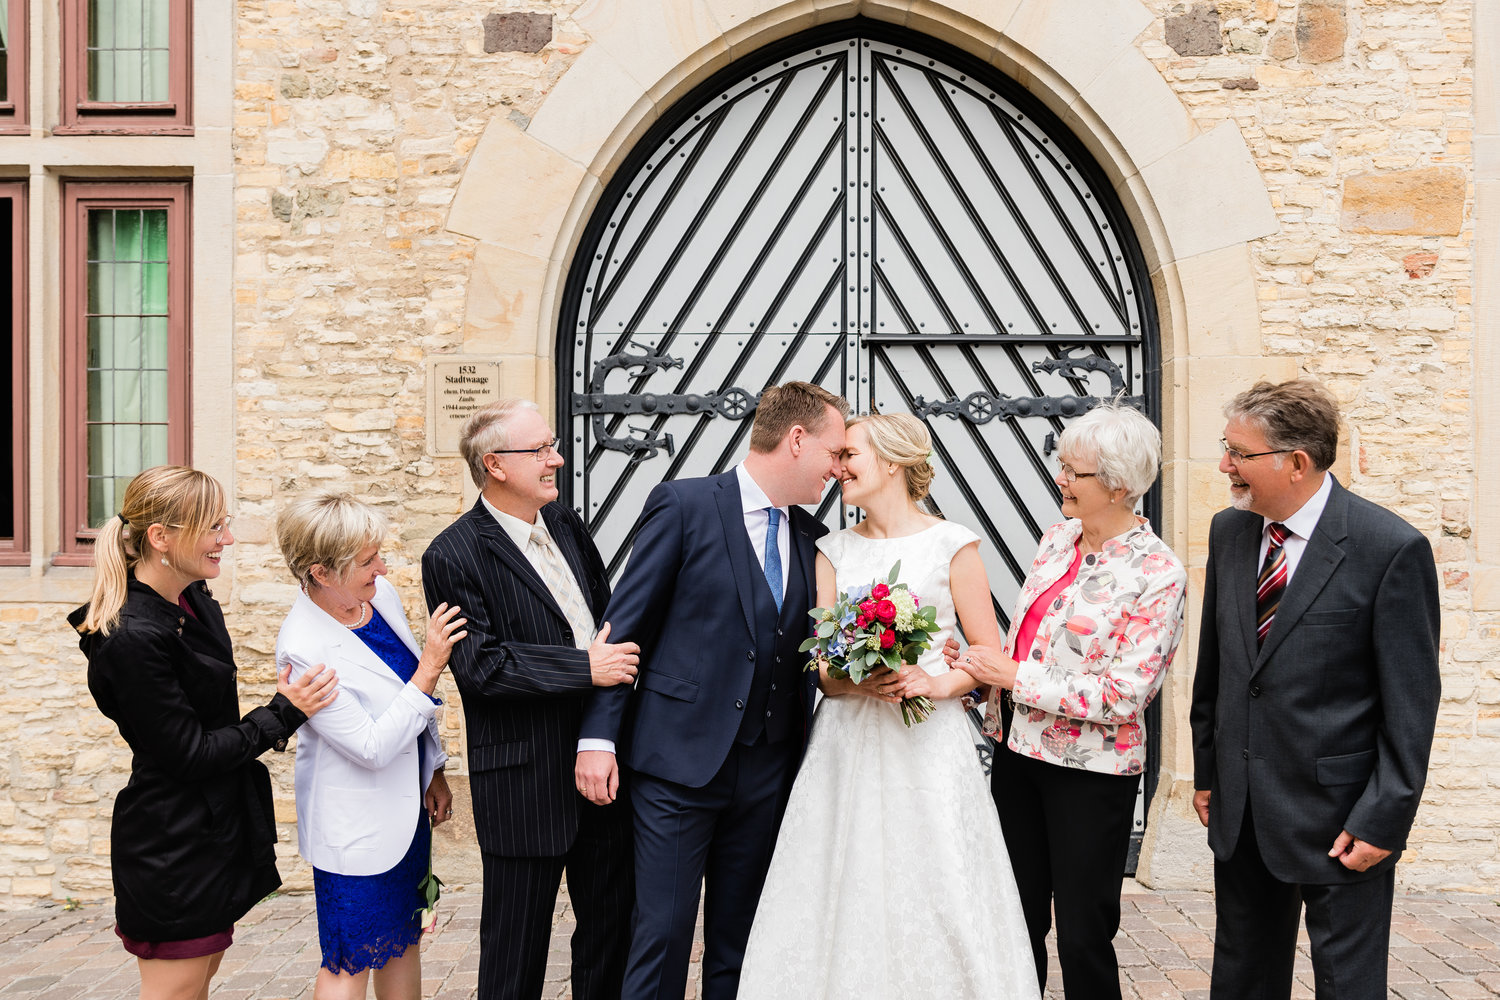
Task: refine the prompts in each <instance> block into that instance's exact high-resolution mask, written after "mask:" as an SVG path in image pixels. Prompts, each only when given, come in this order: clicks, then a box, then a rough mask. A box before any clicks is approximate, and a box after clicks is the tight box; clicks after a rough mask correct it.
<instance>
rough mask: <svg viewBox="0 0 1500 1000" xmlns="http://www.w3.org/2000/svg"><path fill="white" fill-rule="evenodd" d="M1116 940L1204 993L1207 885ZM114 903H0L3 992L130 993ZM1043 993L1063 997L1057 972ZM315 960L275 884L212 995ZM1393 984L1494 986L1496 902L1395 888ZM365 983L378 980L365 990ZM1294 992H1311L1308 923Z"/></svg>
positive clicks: (1208, 942) (1127, 968)
mask: <svg viewBox="0 0 1500 1000" xmlns="http://www.w3.org/2000/svg"><path fill="white" fill-rule="evenodd" d="M1127 886H1128V890H1127V892H1126V895H1125V897H1124V901H1125V905H1124V915H1123V919H1122V922H1121V928H1120V936H1119V937H1118V938H1117V939H1116V942H1115V943H1116V951H1117V952H1118V954H1119V958H1120V969H1121V980H1122V982H1123V984H1124V987H1125V989H1124V994H1125V997H1126V998H1127V1000H1132V998H1134V1000H1200V998H1206V997H1207V996H1208V972H1209V967H1210V962H1211V959H1212V955H1213V925H1214V907H1213V897H1212V895H1210V894H1209V893H1204V892H1153V891H1149V890H1145V889H1140V888H1138V887H1136V886H1135V885H1134V884H1133V883H1127ZM554 921H555V924H554V926H555V931H554V934H553V945H552V953H551V955H550V956H549V960H548V967H547V987H546V992H545V993H544V996H545V997H547V998H548V1000H558V998H565V997H568V996H569V995H570V990H569V988H568V983H567V976H568V946H567V941H568V935H569V934H571V933H572V930H573V917H572V911H571V910H570V908H569V906H568V903H567V899H566V896H564V897H563V898H561V899H560V900H559V901H558V907H557V911H556V914H555V916H554ZM112 926H113V923H112V920H111V913H110V908H109V907H108V906H98V905H96V906H86V907H83V908H82V909H78V910H74V911H71V912H68V911H65V910H63V909H62V908H61V907H47V908H41V909H33V910H17V911H11V912H5V913H0V1000H12V998H15V1000H41V998H46V1000H54V998H55V1000H75V998H122V1000H124V998H132V997H134V996H135V994H136V985H137V980H136V973H135V959H133V958H131V957H130V956H129V955H127V954H125V952H124V951H123V950H122V949H121V948H120V946H119V943H118V941H117V939H116V938H115V936H114V933H113V930H112ZM700 954H701V945H698V946H695V947H694V949H693V968H692V978H691V980H690V982H689V986H688V992H687V998H688V1000H693V998H696V996H697V992H698V972H699V968H698V959H699V956H700ZM1055 965H1056V963H1055V961H1054V963H1053V966H1054V972H1053V976H1052V980H1051V981H1050V982H1049V983H1048V993H1047V996H1048V1000H1061V997H1062V988H1061V986H1062V984H1061V982H1060V980H1059V979H1058V977H1057V975H1056V972H1055ZM317 966H318V932H317V920H316V918H315V917H314V915H313V908H312V898H311V897H310V896H304V895H286V896H276V897H274V898H272V899H269V900H267V901H265V902H263V903H262V904H261V905H259V906H257V907H256V908H255V909H254V910H253V911H251V912H250V914H249V915H248V916H246V918H245V919H244V920H243V921H241V922H240V924H239V926H238V929H237V930H236V932H235V944H234V947H233V948H231V949H230V950H229V952H228V953H227V954H226V955H225V957H224V963H223V966H222V967H221V969H220V972H219V975H218V977H217V978H216V979H215V980H214V989H213V993H212V996H213V997H214V1000H295V998H306V1000H311V997H312V984H313V976H314V973H315V971H316V970H317ZM478 970H479V894H478V893H477V892H473V891H470V892H464V891H457V892H450V893H448V894H447V895H445V896H444V898H443V902H442V903H441V904H440V919H439V926H438V931H437V933H435V934H433V935H430V936H428V937H427V938H426V939H425V940H424V942H423V945H422V986H423V994H424V996H427V997H444V998H448V997H452V998H454V1000H462V998H467V997H472V996H474V995H475V992H476V984H477V982H478V978H479V972H478ZM1390 986H1391V996H1393V997H1399V998H1401V1000H1473V998H1483V997H1497V996H1500V900H1497V899H1496V898H1495V897H1493V896H1484V895H1476V894H1469V893H1442V894H1433V895H1409V896H1398V897H1397V898H1396V915H1395V921H1394V926H1393V933H1392V940H1391V957H1390ZM371 995H373V991H371ZM1292 996H1293V997H1306V998H1311V997H1312V996H1313V989H1312V966H1311V964H1310V962H1309V961H1308V957H1307V940H1306V936H1305V935H1304V937H1303V939H1302V944H1301V947H1300V949H1299V953H1298V956H1297V982H1296V985H1295V987H1294V989H1293V992H1292Z"/></svg>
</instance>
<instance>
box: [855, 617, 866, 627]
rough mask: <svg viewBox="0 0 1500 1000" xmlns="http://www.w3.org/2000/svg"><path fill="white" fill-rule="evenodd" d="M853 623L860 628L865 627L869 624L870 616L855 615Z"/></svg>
mask: <svg viewBox="0 0 1500 1000" xmlns="http://www.w3.org/2000/svg"><path fill="white" fill-rule="evenodd" d="M854 624H855V625H857V626H859V627H860V628H866V627H868V626H869V624H870V617H869V616H868V615H855V616H854Z"/></svg>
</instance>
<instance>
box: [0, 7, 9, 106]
mask: <svg viewBox="0 0 1500 1000" xmlns="http://www.w3.org/2000/svg"><path fill="white" fill-rule="evenodd" d="M8 100H10V0H0V101H8Z"/></svg>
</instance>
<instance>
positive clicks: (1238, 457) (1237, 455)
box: [1219, 438, 1297, 465]
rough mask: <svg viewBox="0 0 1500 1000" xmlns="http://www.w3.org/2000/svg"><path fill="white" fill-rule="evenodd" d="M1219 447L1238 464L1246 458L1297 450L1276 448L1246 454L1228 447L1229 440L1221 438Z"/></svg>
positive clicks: (1284, 453) (1288, 452)
mask: <svg viewBox="0 0 1500 1000" xmlns="http://www.w3.org/2000/svg"><path fill="white" fill-rule="evenodd" d="M1219 447H1220V448H1222V449H1223V450H1224V454H1225V455H1227V456H1229V460H1230V461H1231V462H1233V463H1234V464H1235V465H1239V464H1240V463H1241V462H1243V461H1245V460H1246V459H1250V458H1260V457H1261V456H1262V455H1287V454H1290V453H1292V452H1294V451H1296V450H1297V449H1296V448H1276V449H1273V450H1272V451H1252V452H1250V453H1249V454H1246V453H1245V452H1243V451H1236V450H1235V449H1233V448H1231V447H1229V442H1228V441H1226V440H1224V439H1223V438H1219Z"/></svg>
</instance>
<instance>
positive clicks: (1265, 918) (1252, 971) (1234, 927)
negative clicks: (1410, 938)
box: [1209, 807, 1396, 1000]
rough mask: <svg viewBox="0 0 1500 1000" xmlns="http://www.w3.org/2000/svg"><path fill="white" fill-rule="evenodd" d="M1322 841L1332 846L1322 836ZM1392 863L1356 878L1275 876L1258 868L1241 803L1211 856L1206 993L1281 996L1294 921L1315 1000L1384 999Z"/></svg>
mask: <svg viewBox="0 0 1500 1000" xmlns="http://www.w3.org/2000/svg"><path fill="white" fill-rule="evenodd" d="M1328 846H1329V847H1332V846H1333V839H1332V838H1331V837H1330V838H1329V841H1328ZM1395 892H1396V868H1395V866H1394V865H1391V866H1390V867H1388V868H1387V869H1386V870H1385V871H1384V872H1381V873H1379V874H1377V875H1375V876H1374V877H1373V878H1367V879H1364V880H1362V881H1359V882H1346V883H1340V884H1337V885H1307V884H1301V885H1299V884H1295V883H1290V882H1282V881H1280V880H1279V879H1277V878H1276V876H1274V875H1272V874H1271V873H1270V871H1268V870H1267V869H1266V866H1265V863H1264V862H1263V861H1262V860H1261V856H1260V845H1259V843H1258V842H1257V840H1256V838H1255V823H1254V822H1253V821H1252V819H1251V816H1250V810H1249V808H1248V807H1247V808H1246V809H1245V825H1244V828H1243V829H1242V830H1241V831H1240V839H1239V843H1238V844H1237V845H1236V846H1235V851H1234V856H1233V857H1231V858H1230V859H1229V860H1228V861H1219V860H1215V861H1214V909H1215V911H1216V913H1217V924H1216V926H1215V930H1214V968H1213V983H1212V986H1211V988H1210V990H1209V996H1210V997H1211V998H1212V1000H1287V998H1288V997H1290V996H1291V995H1292V963H1293V961H1294V959H1295V957H1296V951H1297V922H1298V920H1299V919H1300V917H1301V915H1302V905H1303V904H1304V903H1306V904H1307V937H1308V942H1309V944H1310V945H1311V951H1312V964H1313V979H1314V981H1315V991H1316V994H1317V998H1318V1000H1385V996H1386V966H1387V963H1388V962H1389V960H1390V943H1391V902H1392V899H1393V898H1394V896H1395Z"/></svg>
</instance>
